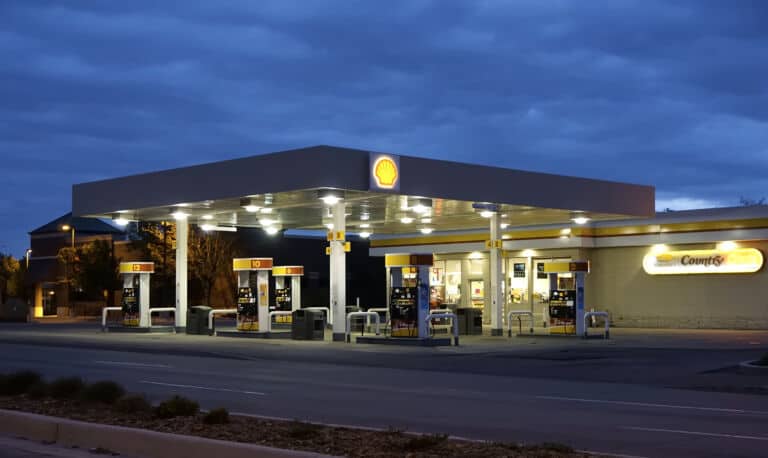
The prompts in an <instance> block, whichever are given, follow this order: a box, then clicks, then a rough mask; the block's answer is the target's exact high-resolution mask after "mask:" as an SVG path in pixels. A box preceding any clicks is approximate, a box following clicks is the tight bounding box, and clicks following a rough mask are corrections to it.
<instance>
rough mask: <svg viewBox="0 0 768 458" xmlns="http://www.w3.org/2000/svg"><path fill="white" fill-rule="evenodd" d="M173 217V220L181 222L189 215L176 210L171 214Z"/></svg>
mask: <svg viewBox="0 0 768 458" xmlns="http://www.w3.org/2000/svg"><path fill="white" fill-rule="evenodd" d="M171 216H173V219H175V220H176V221H181V220H185V219H187V216H189V213H185V212H183V211H181V210H176V211H175V212H173V213H171Z"/></svg>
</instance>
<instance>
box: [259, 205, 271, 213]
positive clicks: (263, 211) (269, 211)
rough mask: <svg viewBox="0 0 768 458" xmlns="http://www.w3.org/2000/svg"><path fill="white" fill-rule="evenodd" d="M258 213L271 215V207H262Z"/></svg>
mask: <svg viewBox="0 0 768 458" xmlns="http://www.w3.org/2000/svg"><path fill="white" fill-rule="evenodd" d="M259 211H260V212H262V213H265V214H269V213H272V207H264V208H262V209H261V210H259Z"/></svg>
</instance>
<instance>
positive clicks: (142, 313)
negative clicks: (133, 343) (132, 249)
mask: <svg viewBox="0 0 768 458" xmlns="http://www.w3.org/2000/svg"><path fill="white" fill-rule="evenodd" d="M153 273H155V263H154V262H121V263H120V275H121V276H122V277H123V301H122V308H123V310H122V311H123V326H125V327H127V328H141V329H144V328H147V329H148V328H149V325H150V323H149V291H150V290H149V276H150V275H151V274H153Z"/></svg>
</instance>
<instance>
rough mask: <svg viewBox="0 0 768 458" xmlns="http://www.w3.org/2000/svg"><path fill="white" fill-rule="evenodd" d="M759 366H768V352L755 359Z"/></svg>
mask: <svg viewBox="0 0 768 458" xmlns="http://www.w3.org/2000/svg"><path fill="white" fill-rule="evenodd" d="M755 364H756V365H758V366H768V353H766V354H764V355H763V356H762V357H761V358H760V359H758V360H757V361H755Z"/></svg>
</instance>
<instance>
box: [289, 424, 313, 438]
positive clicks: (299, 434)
mask: <svg viewBox="0 0 768 458" xmlns="http://www.w3.org/2000/svg"><path fill="white" fill-rule="evenodd" d="M319 429H320V427H319V426H317V425H313V424H311V423H305V422H303V421H299V420H293V421H292V422H291V423H290V424H289V426H288V437H291V438H293V439H299V440H301V439H309V438H311V437H312V436H314V435H315V434H317V432H318V431H319Z"/></svg>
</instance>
